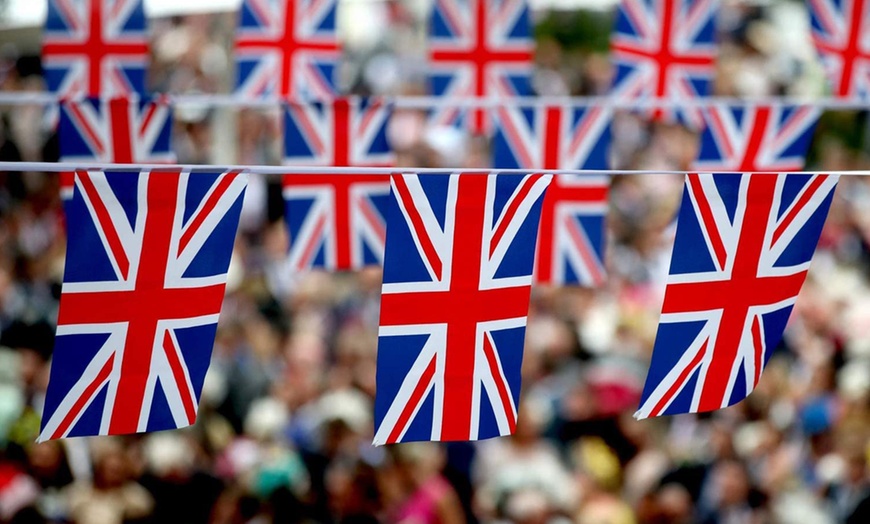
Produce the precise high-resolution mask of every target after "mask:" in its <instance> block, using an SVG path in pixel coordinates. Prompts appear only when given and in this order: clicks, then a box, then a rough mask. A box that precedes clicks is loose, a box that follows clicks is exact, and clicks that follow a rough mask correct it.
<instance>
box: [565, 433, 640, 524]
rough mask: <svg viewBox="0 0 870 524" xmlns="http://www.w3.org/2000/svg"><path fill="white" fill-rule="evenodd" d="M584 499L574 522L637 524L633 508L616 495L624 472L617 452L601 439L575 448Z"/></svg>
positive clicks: (584, 440)
mask: <svg viewBox="0 0 870 524" xmlns="http://www.w3.org/2000/svg"><path fill="white" fill-rule="evenodd" d="M571 451H572V457H573V459H574V462H575V469H577V470H578V478H579V481H578V482H579V484H580V486H581V490H580V491H581V496H582V498H581V499H580V504H579V510H578V511H577V512H576V514H575V518H574V521H575V522H577V523H580V524H635V522H636V521H635V518H634V513H633V512H632V509H631V507H630V506H629V505H628V504H627V503H626V502H624V501H622V500H621V497H619V496H618V495H617V492H618V488H619V486H620V484H621V482H622V479H621V476H622V470H621V467H620V463H619V458H618V457H617V456H616V453H614V451H613V450H612V449H611V448H610V447H609V446H608V445H607V444H606V443H605V442H604V441H603V440H602V439H601V438H600V437H585V438H582V439H580V440H579V441H578V442H576V443H575V444H574V446H572V450H571Z"/></svg>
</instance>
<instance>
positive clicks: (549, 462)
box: [472, 398, 577, 516]
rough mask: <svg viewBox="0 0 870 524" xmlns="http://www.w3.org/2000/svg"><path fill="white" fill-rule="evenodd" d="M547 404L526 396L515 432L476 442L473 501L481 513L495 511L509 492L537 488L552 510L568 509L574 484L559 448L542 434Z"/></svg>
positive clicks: (574, 498) (571, 501) (571, 502)
mask: <svg viewBox="0 0 870 524" xmlns="http://www.w3.org/2000/svg"><path fill="white" fill-rule="evenodd" d="M547 411H548V410H547V409H546V407H545V406H544V405H542V404H540V403H538V402H536V401H532V400H530V399H529V398H526V399H524V400H523V401H522V402H521V403H520V409H519V416H518V417H517V424H516V428H515V430H514V434H513V435H511V436H510V437H504V438H499V439H492V440H487V441H483V442H480V443H479V444H478V453H477V455H476V457H475V461H474V463H473V465H472V480H473V482H474V483H475V485H477V486H478V490H477V494H476V500H475V503H476V504H475V505H476V507H477V508H478V510H479V511H480V512H482V514H483V515H484V516H487V515H489V516H491V515H495V514H496V513H497V511H498V508H499V506H500V505H501V504H502V503H503V502H504V500H506V499H507V498H508V497H509V496H510V493H512V492H515V491H517V490H521V489H526V488H528V489H537V490H539V491H541V492H542V493H545V494H546V496H547V500H548V503H549V505H550V507H551V508H552V509H553V510H554V511H568V510H570V509H571V508H572V507H573V506H574V504H575V502H576V499H577V486H576V484H575V482H574V480H573V478H572V476H571V473H570V472H569V471H568V468H567V467H566V466H565V464H564V463H563V461H562V459H561V457H560V454H559V450H558V449H557V448H556V447H555V446H553V444H551V443H550V442H548V441H547V440H545V439H543V438H542V435H541V432H542V431H543V430H544V428H545V427H546V424H547V422H548V420H547V414H546V412H547Z"/></svg>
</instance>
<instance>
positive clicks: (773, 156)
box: [694, 104, 822, 172]
mask: <svg viewBox="0 0 870 524" xmlns="http://www.w3.org/2000/svg"><path fill="white" fill-rule="evenodd" d="M821 113H822V112H821V109H818V108H816V107H812V106H790V105H773V106H759V105H753V104H741V105H739V106H727V105H722V104H717V105H714V106H712V107H709V108H707V109H705V110H704V111H703V114H704V119H705V121H706V122H707V125H706V127H705V129H704V132H703V134H702V135H701V150H700V152H699V153H698V159H697V160H696V161H695V164H694V166H695V167H694V168H695V169H697V170H704V171H741V172H750V171H799V170H801V169H803V167H804V162H805V159H806V154H807V149H809V146H810V142H811V141H812V139H813V132H814V131H815V129H816V124H817V123H818V121H819V116H820V115H821Z"/></svg>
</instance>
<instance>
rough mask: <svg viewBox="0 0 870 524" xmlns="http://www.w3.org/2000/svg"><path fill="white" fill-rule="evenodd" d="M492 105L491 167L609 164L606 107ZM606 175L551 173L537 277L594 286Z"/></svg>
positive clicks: (600, 262) (600, 270)
mask: <svg viewBox="0 0 870 524" xmlns="http://www.w3.org/2000/svg"><path fill="white" fill-rule="evenodd" d="M495 113H496V119H495V123H496V126H495V135H494V137H493V141H492V151H493V166H494V167H496V168H508V169H512V168H519V169H601V170H606V169H607V168H608V160H607V155H608V152H609V147H610V122H611V119H612V118H613V111H612V110H610V109H606V108H602V107H592V106H572V105H559V106H536V107H504V106H502V107H499V108H498V109H496V110H495ZM609 183H610V180H609V178H608V177H606V176H603V175H602V176H583V175H556V178H555V179H554V180H553V182H552V183H551V184H550V187H549V189H547V194H546V196H545V197H544V204H543V209H542V211H541V230H540V233H539V235H538V246H537V249H536V253H537V260H536V262H535V281H536V282H537V283H539V284H555V285H565V284H578V285H582V286H597V285H601V284H602V283H603V282H604V280H605V269H604V246H605V234H604V229H605V216H606V213H607V196H608V188H609Z"/></svg>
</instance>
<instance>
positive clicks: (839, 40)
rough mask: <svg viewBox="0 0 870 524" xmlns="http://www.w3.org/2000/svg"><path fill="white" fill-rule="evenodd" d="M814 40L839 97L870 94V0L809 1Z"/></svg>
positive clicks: (865, 96) (833, 88)
mask: <svg viewBox="0 0 870 524" xmlns="http://www.w3.org/2000/svg"><path fill="white" fill-rule="evenodd" d="M807 4H808V5H809V8H810V21H811V29H812V35H813V43H814V44H815V46H816V50H817V51H818V53H819V56H820V57H821V59H822V65H824V67H825V72H826V73H827V75H828V80H829V81H830V83H831V90H832V92H833V94H834V95H835V96H838V97H843V98H853V97H854V98H861V99H866V98H868V97H870V0H807Z"/></svg>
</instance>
